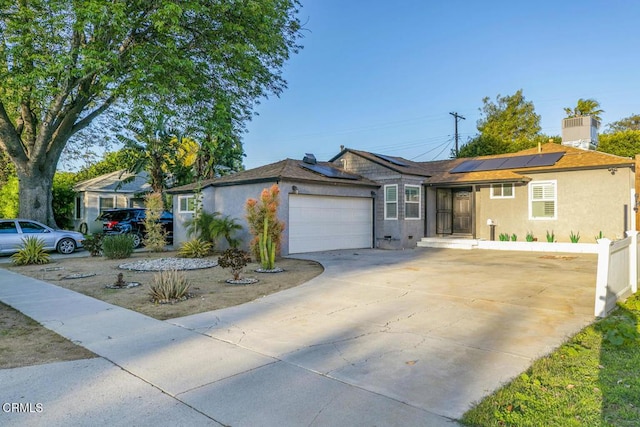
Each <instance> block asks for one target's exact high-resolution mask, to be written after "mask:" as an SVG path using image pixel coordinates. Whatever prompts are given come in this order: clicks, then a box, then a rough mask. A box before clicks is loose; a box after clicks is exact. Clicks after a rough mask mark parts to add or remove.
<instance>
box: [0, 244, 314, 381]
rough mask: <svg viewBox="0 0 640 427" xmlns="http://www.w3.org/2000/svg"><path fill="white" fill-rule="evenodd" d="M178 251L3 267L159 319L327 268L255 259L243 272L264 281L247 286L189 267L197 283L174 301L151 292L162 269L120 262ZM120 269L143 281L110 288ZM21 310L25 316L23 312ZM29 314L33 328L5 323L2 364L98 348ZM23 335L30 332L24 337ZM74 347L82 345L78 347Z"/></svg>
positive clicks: (262, 291) (230, 301) (264, 291)
mask: <svg viewBox="0 0 640 427" xmlns="http://www.w3.org/2000/svg"><path fill="white" fill-rule="evenodd" d="M174 256H176V253H175V252H163V253H158V254H154V253H146V252H136V253H134V254H133V255H132V256H131V258H127V259H125V260H110V259H106V258H103V257H82V258H62V259H57V260H54V261H53V262H51V263H50V264H47V265H44V266H43V265H29V266H21V267H16V266H10V265H7V266H3V267H4V268H7V269H8V270H11V271H14V272H16V273H19V274H23V275H25V276H30V277H34V278H36V279H40V280H44V281H46V282H50V283H53V284H54V285H57V286H61V287H64V288H67V289H71V290H74V291H76V292H79V293H82V294H85V295H89V296H91V297H94V298H97V299H100V300H102V301H105V302H108V303H110V304H114V305H118V306H120V307H124V308H128V309H130V310H134V311H137V312H139V313H143V314H146V315H147V316H150V317H153V318H155V319H159V320H166V319H172V318H176V317H182V316H188V315H190V314H196V313H201V312H205V311H211V310H217V309H221V308H225V307H231V306H234V305H239V304H243V303H245V302H249V301H253V300H255V299H257V298H262V297H264V296H265V295H269V294H272V293H275V292H278V291H281V290H285V289H288V288H291V287H294V286H297V285H300V284H302V283H304V282H307V281H309V280H311V279H312V278H314V277H315V276H317V275H319V274H320V273H321V272H322V270H323V269H322V266H321V265H320V264H318V263H316V262H313V261H307V260H296V259H286V258H283V259H280V260H278V262H277V263H276V266H277V267H280V268H282V269H284V271H283V272H281V273H276V274H273V273H271V274H269V273H257V272H255V270H256V269H258V268H260V265H259V264H257V263H251V264H249V265H248V266H247V267H246V268H245V269H244V273H243V277H247V278H255V279H258V282H257V283H255V284H251V285H242V286H238V285H229V284H227V283H226V282H225V281H226V280H227V279H230V278H231V272H230V271H228V270H225V269H223V268H221V267H219V266H216V267H211V268H205V269H199V270H185V271H182V272H181V274H183V275H184V277H185V278H186V279H187V281H188V282H189V283H190V285H191V288H190V291H189V292H190V294H191V298H189V299H187V300H184V301H180V302H177V303H174V304H154V303H153V302H151V299H150V297H149V286H150V285H151V284H152V282H153V277H154V275H156V274H158V272H138V271H129V270H122V269H120V268H118V266H119V265H120V264H123V263H129V262H132V261H136V260H143V259H157V258H162V257H174ZM209 259H211V260H213V261H217V255H216V256H211V257H209ZM119 273H122V274H123V280H124V281H125V282H139V283H140V284H141V285H140V286H137V287H133V288H128V289H127V288H125V289H109V288H107V286H108V285H112V284H114V283H115V282H116V280H117V278H118V274H119ZM5 307H6V306H5ZM0 309H1V310H2V311H1V313H2V315H3V316H4V313H5V311H7V310H10V311H13V310H11V309H10V308H9V307H6V308H2V307H0ZM17 314H18V315H19V316H22V315H21V314H20V313H17ZM7 316H9V315H7ZM11 316H12V318H13V317H15V315H11ZM22 317H25V316H22ZM25 318H26V319H27V320H28V322H31V323H30V324H29V325H30V326H29V327H28V328H27V327H24V328H18V329H19V331H20V332H15V333H14V332H12V330H13V329H15V328H13V327H7V329H6V330H5V327H4V325H0V326H1V328H2V329H0V334H2V335H1V336H0V359H1V360H2V363H3V364H2V365H0V367H5V368H6V367H17V366H27V365H30V364H38V363H48V362H52V361H60V360H75V359H79V358H86V357H91V355H92V353H90V352H88V351H87V350H85V349H83V348H82V347H78V346H75V345H74V344H73V343H71V342H69V341H67V340H65V339H64V338H62V337H60V336H59V335H57V334H55V333H53V332H50V331H49V330H47V329H45V328H43V327H41V326H40V325H39V324H38V323H36V322H34V321H33V320H31V319H29V318H27V317H25ZM38 329H41V330H42V332H38V333H37V334H36V332H35V330H38ZM45 332H46V333H45ZM40 333H42V335H40ZM22 337H25V338H24V339H22ZM18 339H19V341H18ZM14 341H15V345H14ZM61 341H63V342H66V343H65V344H64V345H65V346H64V347H58V346H59V345H60V342H61ZM74 347H75V348H76V349H77V350H74V349H73V348H74ZM40 349H42V350H40ZM76 351H77V353H76ZM41 352H44V353H50V354H49V355H48V358H44V359H42V361H39V362H38V361H35V362H32V363H23V362H22V361H23V360H26V359H28V358H26V359H25V355H26V354H31V353H34V354H38V353H41ZM83 352H84V353H83ZM67 353H69V357H70V358H65V357H66V356H67ZM74 353H76V354H77V355H76V356H75V357H74V356H73V354H74ZM44 356H46V354H44ZM5 364H6V365H5Z"/></svg>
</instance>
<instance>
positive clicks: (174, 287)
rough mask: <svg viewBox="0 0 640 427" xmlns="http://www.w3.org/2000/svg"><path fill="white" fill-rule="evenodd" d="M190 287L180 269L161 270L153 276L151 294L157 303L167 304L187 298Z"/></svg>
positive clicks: (150, 287)
mask: <svg viewBox="0 0 640 427" xmlns="http://www.w3.org/2000/svg"><path fill="white" fill-rule="evenodd" d="M190 287H191V285H190V284H189V282H188V281H187V279H186V278H185V277H184V276H183V275H182V274H181V273H179V272H178V271H176V270H169V271H161V272H160V273H157V274H155V275H154V276H153V283H152V284H151V286H149V295H150V296H151V300H152V301H153V302H155V303H156V304H166V303H171V302H176V301H181V300H184V299H187V298H188V297H189V288H190Z"/></svg>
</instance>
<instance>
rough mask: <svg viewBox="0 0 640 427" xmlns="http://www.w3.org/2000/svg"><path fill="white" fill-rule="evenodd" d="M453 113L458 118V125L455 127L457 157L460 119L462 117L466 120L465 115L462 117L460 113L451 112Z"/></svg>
mask: <svg viewBox="0 0 640 427" xmlns="http://www.w3.org/2000/svg"><path fill="white" fill-rule="evenodd" d="M449 114H451V115H452V116H453V117H455V119H456V125H455V126H456V127H455V138H456V157H458V121H459V120H460V119H462V120H466V119H465V118H464V117H462V116H461V115H460V114H458V113H449Z"/></svg>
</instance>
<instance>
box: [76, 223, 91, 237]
mask: <svg viewBox="0 0 640 427" xmlns="http://www.w3.org/2000/svg"><path fill="white" fill-rule="evenodd" d="M78 231H80V232H81V233H82V234H87V231H89V227H88V226H87V223H86V222H83V223H82V224H80V228H79V229H78Z"/></svg>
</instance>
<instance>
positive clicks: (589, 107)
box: [564, 98, 604, 122]
mask: <svg viewBox="0 0 640 427" xmlns="http://www.w3.org/2000/svg"><path fill="white" fill-rule="evenodd" d="M564 112H565V113H566V114H567V118H571V117H578V116H591V117H593V118H594V119H596V120H597V121H599V122H601V121H602V117H600V114H602V113H604V110H603V109H601V108H600V103H599V102H598V101H596V100H595V99H593V98H589V99H582V98H580V99H578V103H577V105H576V106H575V107H574V108H569V107H565V109H564Z"/></svg>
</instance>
